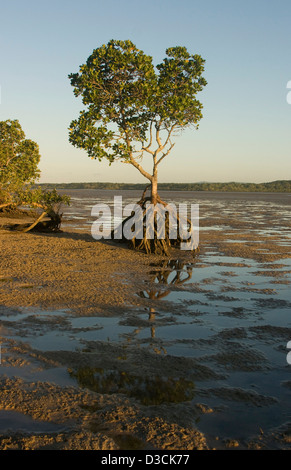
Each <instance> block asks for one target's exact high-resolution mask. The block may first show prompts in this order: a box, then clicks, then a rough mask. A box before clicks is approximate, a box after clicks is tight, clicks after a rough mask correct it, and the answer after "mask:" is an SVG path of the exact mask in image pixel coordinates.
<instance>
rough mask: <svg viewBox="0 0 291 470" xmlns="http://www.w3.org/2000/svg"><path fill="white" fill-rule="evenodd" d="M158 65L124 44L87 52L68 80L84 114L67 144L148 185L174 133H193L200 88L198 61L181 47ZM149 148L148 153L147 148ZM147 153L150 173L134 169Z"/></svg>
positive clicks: (201, 67)
mask: <svg viewBox="0 0 291 470" xmlns="http://www.w3.org/2000/svg"><path fill="white" fill-rule="evenodd" d="M166 55H167V57H166V58H165V59H164V60H163V62H162V63H160V64H159V65H157V66H156V68H155V67H154V65H153V60H152V57H151V56H149V55H146V54H144V52H143V51H141V50H139V49H137V47H136V46H135V45H134V44H133V43H132V42H131V41H129V40H127V41H118V40H111V41H109V42H108V44H106V45H103V46H101V47H99V48H97V49H95V50H94V51H93V53H92V54H91V55H90V57H89V58H88V59H87V61H86V63H85V64H83V65H81V66H80V70H79V73H72V74H70V75H69V78H70V81H71V85H72V86H73V87H74V94H75V96H76V97H78V96H81V97H82V101H83V104H84V105H85V106H86V109H85V110H83V111H81V112H80V116H79V118H78V119H76V120H73V121H72V122H71V125H70V129H69V141H70V142H71V143H72V144H73V145H74V146H76V147H78V148H82V149H84V150H85V151H86V152H87V153H88V155H89V156H90V157H91V158H93V159H98V160H101V159H104V158H105V159H107V160H108V161H109V164H111V163H112V162H114V161H115V160H117V159H118V160H120V161H122V162H124V163H130V164H132V165H133V166H134V167H136V168H137V169H138V170H139V171H140V172H141V173H142V174H143V176H145V177H146V178H148V179H149V180H150V181H152V180H153V178H154V175H156V174H157V166H158V165H159V163H160V162H161V161H162V160H163V158H164V157H166V156H167V155H168V154H169V152H170V151H171V149H172V148H173V145H174V144H173V143H172V141H171V137H172V136H173V133H174V132H175V131H177V130H179V131H181V130H183V129H185V128H187V127H189V126H194V127H195V128H198V124H199V121H200V120H201V118H202V104H201V103H200V102H199V101H198V100H197V99H196V95H197V93H198V92H200V91H201V90H202V89H203V87H204V86H205V85H206V83H207V82H206V80H205V79H204V78H203V77H202V73H203V71H204V62H205V61H204V60H203V59H202V57H201V56H200V55H197V54H196V55H191V54H190V53H189V52H188V51H187V49H186V48H185V47H172V48H169V49H167V50H166ZM153 146H154V147H153ZM144 152H148V153H149V154H150V155H151V156H152V158H153V173H152V174H149V173H148V172H147V171H145V170H144V168H143V167H142V166H141V165H140V163H139V162H140V160H141V158H142V157H143V155H144Z"/></svg>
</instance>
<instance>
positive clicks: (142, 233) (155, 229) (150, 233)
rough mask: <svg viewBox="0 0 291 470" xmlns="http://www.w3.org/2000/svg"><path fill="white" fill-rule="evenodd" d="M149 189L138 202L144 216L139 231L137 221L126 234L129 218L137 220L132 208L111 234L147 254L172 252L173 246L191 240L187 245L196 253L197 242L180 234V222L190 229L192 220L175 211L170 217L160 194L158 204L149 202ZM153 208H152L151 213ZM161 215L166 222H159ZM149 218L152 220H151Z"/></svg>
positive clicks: (164, 254) (139, 224) (165, 254)
mask: <svg viewBox="0 0 291 470" xmlns="http://www.w3.org/2000/svg"><path fill="white" fill-rule="evenodd" d="M147 189H148V187H147V188H146V189H145V191H144V192H143V195H142V198H141V200H140V201H139V202H138V203H137V204H138V205H139V206H140V207H141V209H142V220H141V219H139V220H138V226H139V227H140V229H139V231H138V230H137V229H136V225H135V224H134V223H132V227H131V232H132V237H131V236H125V235H124V228H125V226H128V224H129V223H130V221H133V220H134V219H133V217H134V212H133V213H132V214H131V215H130V216H129V217H127V218H126V219H125V220H124V221H123V222H122V223H121V227H119V228H118V229H117V230H113V231H112V233H111V237H112V238H113V239H118V241H119V242H121V243H126V244H127V245H128V246H129V247H130V248H133V249H135V250H138V251H142V252H144V253H147V254H150V253H152V254H156V255H162V256H169V255H170V249H171V247H177V246H180V245H181V243H184V244H188V243H189V248H184V249H189V250H190V251H192V252H193V253H197V252H198V251H199V247H198V245H195V244H194V243H193V241H192V240H191V239H190V240H189V239H183V238H181V236H180V234H179V228H180V224H182V223H183V224H184V226H185V225H186V227H184V231H186V229H187V232H188V233H190V232H191V230H192V222H191V220H189V219H188V218H187V219H186V220H184V221H182V220H181V219H180V216H179V214H176V212H174V213H172V214H171V219H170V214H169V212H168V208H167V209H166V210H165V208H166V206H167V203H165V202H164V201H162V200H161V199H160V197H159V196H158V198H157V201H158V204H157V205H156V206H153V205H150V206H149V205H148V204H147V203H148V202H150V199H151V198H149V197H145V194H146V191H147ZM159 205H160V206H159ZM149 207H151V209H149ZM153 207H155V211H153ZM161 207H162V209H161ZM150 210H151V211H152V212H151V214H150V215H149V211H150ZM159 212H160V213H159ZM163 217H164V218H163ZM159 218H160V220H163V223H159ZM149 219H150V224H148V222H149ZM170 220H171V222H170ZM173 222H174V225H175V226H176V232H175V233H176V236H175V237H173V232H171V227H173V225H171V227H170V224H173ZM149 226H150V230H149ZM117 233H119V237H116V236H115V235H116V234H117Z"/></svg>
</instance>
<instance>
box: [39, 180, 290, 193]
mask: <svg viewBox="0 0 291 470" xmlns="http://www.w3.org/2000/svg"><path fill="white" fill-rule="evenodd" d="M40 186H41V187H42V188H45V189H51V188H56V189H115V190H120V189H124V190H130V189H135V190H143V189H144V188H145V184H133V183H56V184H54V183H42V184H41V185H40ZM159 189H160V191H241V192H245V191H248V192H276V193H290V192H291V180H288V181H287V180H280V181H272V182H270V183H235V182H230V183H160V184H159Z"/></svg>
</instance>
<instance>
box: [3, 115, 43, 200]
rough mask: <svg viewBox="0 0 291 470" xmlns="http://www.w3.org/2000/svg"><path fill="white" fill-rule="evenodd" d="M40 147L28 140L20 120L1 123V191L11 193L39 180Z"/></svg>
mask: <svg viewBox="0 0 291 470" xmlns="http://www.w3.org/2000/svg"><path fill="white" fill-rule="evenodd" d="M39 161H40V154H39V147H38V144H37V143H36V142H33V141H32V140H29V139H26V138H25V134H24V132H23V130H22V128H21V125H20V124H19V121H18V120H14V121H12V120H7V121H0V191H1V192H3V191H4V192H5V191H6V192H9V191H10V192H11V191H15V190H17V188H20V187H21V186H22V185H23V184H24V183H26V184H30V183H33V182H34V181H35V180H36V179H38V178H39V175H40V171H39V169H38V164H39Z"/></svg>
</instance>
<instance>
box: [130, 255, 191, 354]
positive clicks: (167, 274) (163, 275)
mask: <svg viewBox="0 0 291 470" xmlns="http://www.w3.org/2000/svg"><path fill="white" fill-rule="evenodd" d="M152 266H154V267H155V268H156V269H154V270H152V271H151V272H150V287H149V288H148V289H145V290H143V291H140V292H138V296H139V297H141V298H143V299H149V300H160V299H163V298H165V297H167V296H168V295H169V294H170V293H171V289H161V288H160V287H156V286H157V285H159V286H161V285H168V286H180V285H182V284H184V283H185V282H187V281H189V280H190V279H191V278H192V271H193V266H191V265H190V264H185V263H184V262H182V261H181V260H175V259H174V260H169V261H168V260H166V261H162V262H161V263H156V264H154V263H153V264H152ZM157 313H158V312H157V311H156V309H155V308H154V307H149V320H150V321H151V322H154V321H155V319H156V314H157ZM139 331H140V330H136V331H135V332H136V333H138V332H139ZM155 334H156V327H155V325H154V324H153V325H152V326H151V338H154V337H155ZM155 349H156V348H155ZM162 349H163V351H164V348H162ZM159 352H160V351H159ZM164 352H165V351H164Z"/></svg>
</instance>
